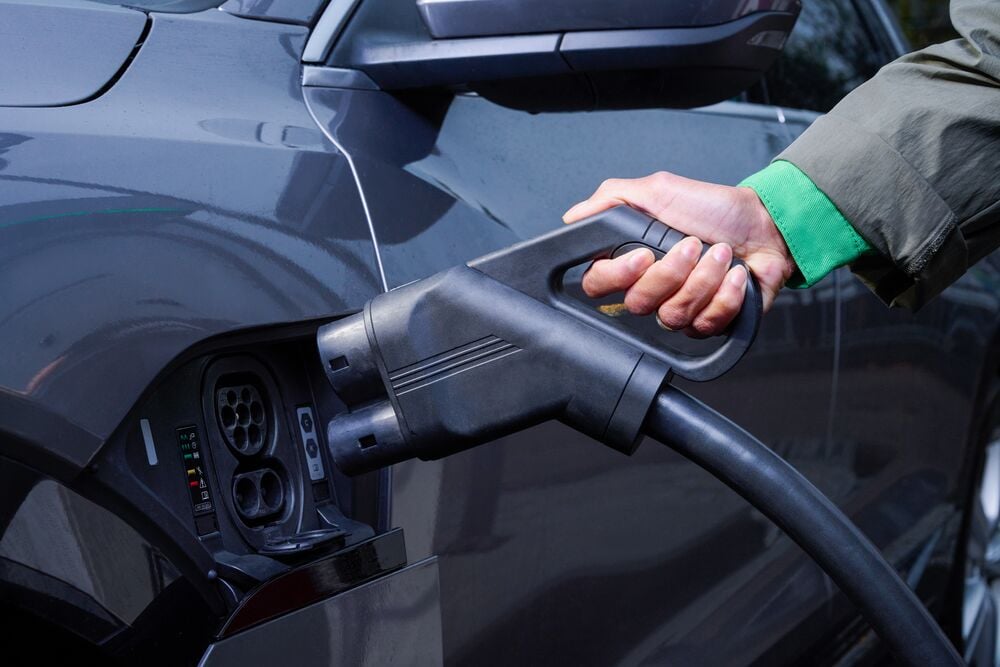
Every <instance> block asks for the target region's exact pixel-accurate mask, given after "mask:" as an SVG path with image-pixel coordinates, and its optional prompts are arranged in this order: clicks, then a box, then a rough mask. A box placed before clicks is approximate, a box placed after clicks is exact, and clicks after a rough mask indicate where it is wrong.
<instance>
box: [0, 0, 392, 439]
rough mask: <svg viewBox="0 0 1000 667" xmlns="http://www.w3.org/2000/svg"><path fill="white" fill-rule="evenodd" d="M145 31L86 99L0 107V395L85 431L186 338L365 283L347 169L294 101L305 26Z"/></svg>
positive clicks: (118, 408)
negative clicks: (125, 61) (130, 57)
mask: <svg viewBox="0 0 1000 667" xmlns="http://www.w3.org/2000/svg"><path fill="white" fill-rule="evenodd" d="M152 21H153V27H152V29H151V30H150V34H149V36H148V38H147V40H146V43H145V44H144V45H143V47H142V48H141V50H140V52H139V54H138V55H137V56H136V58H135V60H134V61H133V62H132V63H131V65H130V66H129V68H128V70H127V71H126V72H125V73H124V74H123V75H122V77H121V79H120V80H119V81H118V82H117V83H116V84H115V85H114V86H113V87H112V88H111V89H110V90H109V91H108V92H107V93H106V94H104V95H102V96H101V97H100V98H98V99H97V100H95V101H93V102H90V103H88V104H85V105H78V106H70V107H62V108H52V109H3V110H0V127H2V128H3V130H2V132H0V196H2V205H0V304H2V305H0V308H2V309H3V312H2V313H0V338H2V339H3V340H4V341H5V344H6V345H7V346H8V349H14V350H17V353H16V354H12V355H6V356H5V358H4V362H3V363H2V364H0V388H2V391H4V392H9V393H11V394H15V395H19V396H22V397H25V398H27V399H29V400H30V401H33V402H35V403H37V404H39V405H41V406H43V407H44V408H46V409H47V410H48V411H50V412H51V413H53V414H55V415H58V416H60V417H63V418H65V419H66V420H68V421H69V422H71V423H73V424H76V425H78V426H79V427H82V428H83V429H85V430H87V431H89V432H91V433H93V434H95V435H96V436H97V437H98V438H100V439H103V438H106V437H107V436H108V435H109V434H110V433H111V432H112V431H113V430H114V428H115V427H116V426H117V425H118V423H119V422H120V421H121V419H122V417H123V416H124V415H125V413H126V411H127V410H128V409H129V408H130V407H131V405H132V404H133V403H134V402H135V400H136V398H137V396H138V395H139V394H140V393H141V392H142V391H143V389H144V388H145V387H146V386H147V385H148V384H149V383H150V382H151V381H152V379H153V378H154V377H155V376H156V374H157V373H159V372H160V370H162V369H163V367H164V366H165V365H166V364H167V363H169V362H170V360H171V359H173V358H174V357H176V356H177V355H178V354H179V353H180V352H182V351H183V350H184V349H186V348H187V347H189V346H190V345H191V344H193V343H195V342H197V341H199V340H202V339H204V338H207V337H209V336H212V335H214V334H217V333H221V332H223V331H231V330H233V329H238V328H243V327H249V326H255V325H262V324H268V323H276V322H288V321H296V320H304V319H311V318H316V317H324V316H329V315H330V314H333V313H338V312H345V311H347V310H350V309H356V308H358V307H359V306H360V305H361V304H362V303H363V302H364V301H365V300H366V299H367V298H369V297H370V296H372V295H373V294H375V293H376V292H377V291H378V290H379V289H380V278H379V271H378V267H377V265H376V262H375V254H374V251H373V247H372V240H371V235H370V231H369V229H368V225H367V221H366V218H365V215H364V211H363V208H362V206H361V202H360V199H359V197H358V191H357V188H356V185H355V182H354V178H353V176H352V173H351V169H350V166H349V164H348V163H347V161H346V160H345V159H344V156H343V155H342V154H340V153H339V151H338V150H337V149H336V148H335V147H333V146H332V145H330V144H329V143H328V142H327V140H326V139H325V138H324V137H323V134H322V132H320V130H319V129H318V128H317V127H316V125H315V123H314V122H313V120H312V118H311V117H310V116H309V114H308V112H307V110H306V108H305V106H304V105H303V103H302V93H301V88H300V83H299V78H300V67H299V63H298V54H299V52H300V50H301V48H302V44H303V42H304V39H305V35H306V30H305V29H304V28H300V27H295V26H286V25H279V24H273V23H266V22H262V21H248V20H244V19H239V18H235V17H232V16H229V15H228V14H225V13H223V12H218V11H214V10H213V11H209V12H205V13H202V14H195V15H153V18H152ZM52 444H53V445H55V446H57V447H58V446H60V445H59V443H52ZM91 454H93V452H91Z"/></svg>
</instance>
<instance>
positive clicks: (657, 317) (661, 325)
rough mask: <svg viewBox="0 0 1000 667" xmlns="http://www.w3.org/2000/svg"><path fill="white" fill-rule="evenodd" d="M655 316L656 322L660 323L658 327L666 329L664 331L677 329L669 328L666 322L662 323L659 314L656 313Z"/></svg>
mask: <svg viewBox="0 0 1000 667" xmlns="http://www.w3.org/2000/svg"><path fill="white" fill-rule="evenodd" d="M655 317H656V323H657V324H659V325H660V328H661V329H664V330H666V331H677V329H671V328H670V327H668V326H667V325H666V324H664V323H663V320H661V319H660V316H659V315H656V316H655Z"/></svg>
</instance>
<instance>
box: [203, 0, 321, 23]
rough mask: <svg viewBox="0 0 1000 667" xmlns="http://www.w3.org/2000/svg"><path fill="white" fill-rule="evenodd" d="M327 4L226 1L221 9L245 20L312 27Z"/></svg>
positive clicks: (301, 0) (289, 0)
mask: <svg viewBox="0 0 1000 667" xmlns="http://www.w3.org/2000/svg"><path fill="white" fill-rule="evenodd" d="M325 4H326V0H226V2H223V3H222V5H221V6H220V7H219V9H221V10H222V11H224V12H229V13H230V14H233V15H234V16H242V17H244V18H252V19H260V20H263V21H279V22H282V23H297V24H299V25H311V24H312V22H313V21H315V20H316V18H317V17H318V16H319V13H320V10H321V9H322V8H323V6H324V5H325Z"/></svg>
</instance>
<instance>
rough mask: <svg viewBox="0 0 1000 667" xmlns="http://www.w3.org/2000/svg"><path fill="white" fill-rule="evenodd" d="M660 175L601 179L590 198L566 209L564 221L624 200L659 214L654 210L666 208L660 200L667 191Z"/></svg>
mask: <svg viewBox="0 0 1000 667" xmlns="http://www.w3.org/2000/svg"><path fill="white" fill-rule="evenodd" d="M658 176H659V174H654V175H653V176H647V177H645V178H610V179H608V180H606V181H604V182H603V183H601V186H600V187H599V188H597V190H596V191H595V192H594V194H592V195H590V198H589V199H587V200H585V201H582V202H580V203H579V204H577V205H575V206H573V207H572V208H570V209H569V210H568V211H566V213H564V214H563V222H565V223H567V224H569V223H572V222H577V221H578V220H583V219H584V218H588V217H590V216H592V215H597V214H598V213H600V212H601V211H606V210H608V209H609V208H614V207H615V206H621V205H622V204H627V205H628V206H631V207H632V208H634V209H637V210H639V211H642V212H643V213H646V214H648V215H651V216H653V217H657V216H656V214H655V212H656V210H657V209H660V208H663V206H662V204H663V202H662V201H661V200H662V198H663V196H664V194H665V193H664V192H663V191H662V190H661V187H662V184H661V183H658V182H656V180H655V179H656V178H657V177H658Z"/></svg>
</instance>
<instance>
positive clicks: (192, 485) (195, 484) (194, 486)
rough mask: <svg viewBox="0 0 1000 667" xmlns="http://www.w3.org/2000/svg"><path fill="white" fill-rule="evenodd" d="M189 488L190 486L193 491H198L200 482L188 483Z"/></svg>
mask: <svg viewBox="0 0 1000 667" xmlns="http://www.w3.org/2000/svg"><path fill="white" fill-rule="evenodd" d="M188 486H190V487H191V488H192V489H197V488H198V482H197V481H194V482H188Z"/></svg>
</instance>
